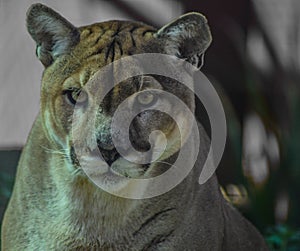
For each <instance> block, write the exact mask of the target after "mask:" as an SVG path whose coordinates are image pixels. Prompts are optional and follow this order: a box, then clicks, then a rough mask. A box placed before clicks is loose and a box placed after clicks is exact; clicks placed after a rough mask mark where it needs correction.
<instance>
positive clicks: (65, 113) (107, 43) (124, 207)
mask: <svg viewBox="0 0 300 251" xmlns="http://www.w3.org/2000/svg"><path fill="white" fill-rule="evenodd" d="M39 16H41V17H39ZM37 17H39V18H37ZM43 17H45V18H43ZM52 19H54V24H55V27H57V30H56V31H55V27H53V25H50V24H49V22H48V21H47V20H50V21H51V20H52ZM41 20H42V22H43V25H40V22H41ZM45 20H46V23H44V22H45ZM195 20H196V21H197V20H198V21H199V20H200V21H199V22H204V23H203V25H204V26H203V27H202V26H201V27H202V28H201V32H203V33H201V34H202V35H201V34H200V35H199V34H198V33H197V32H195V34H197V36H200V38H201V36H202V37H204V38H205V39H204V40H203V41H204V42H203V41H202V42H201V43H202V44H200V45H199V50H198V49H197V48H195V55H196V54H197V53H198V54H199V53H200V54H201V53H203V52H204V51H205V50H206V48H207V47H208V44H209V43H210V39H211V38H210V35H209V33H207V32H208V28H207V25H206V23H205V22H206V21H203V20H204V17H203V16H201V15H200V14H196V13H194V14H192V15H190V16H186V17H184V18H182V19H179V21H176V22H175V23H173V24H171V26H166V27H164V28H163V29H162V30H160V31H159V32H158V33H157V31H156V29H155V28H153V27H150V26H147V25H144V24H141V23H135V22H125V21H123V22H121V21H110V22H105V23H98V24H93V25H90V26H85V27H81V28H79V29H76V28H75V27H73V26H72V25H71V24H70V23H67V21H66V20H64V19H63V18H62V17H60V16H59V15H58V14H57V13H55V12H54V11H53V10H51V9H49V8H47V7H45V6H43V5H39V4H38V5H34V6H33V7H32V8H31V9H30V11H29V13H28V21H27V22H28V30H29V32H30V34H31V35H32V37H33V38H34V39H35V40H36V42H37V46H38V47H37V49H38V52H37V55H38V57H39V58H40V60H41V61H42V63H43V64H44V65H45V67H46V68H45V71H44V73H43V78H42V87H41V107H40V112H39V114H38V116H37V119H36V121H35V123H34V125H33V128H32V131H31V133H30V135H29V138H28V141H27V144H26V146H25V147H24V149H23V152H22V156H21V159H20V161H19V165H18V171H17V176H16V182H15V186H14V190H13V194H12V197H11V200H10V202H9V206H8V208H7V210H6V213H5V217H4V221H3V228H2V250H4V251H5V250H7V251H9V250H30V251H31V250H249V251H250V250H251V251H252V250H267V248H266V246H265V244H264V242H263V240H262V237H261V236H260V235H259V234H258V233H257V231H256V230H255V229H254V228H253V227H252V225H251V224H250V223H248V222H247V221H246V220H245V219H243V218H242V217H241V216H240V214H238V213H237V212H236V211H235V210H234V209H233V208H232V207H231V206H230V205H228V204H227V202H225V200H224V199H223V197H222V195H221V193H220V191H219V186H218V183H217V180H216V177H215V176H213V177H212V178H211V179H210V180H209V181H208V182H207V183H205V184H204V185H201V186H200V185H199V184H198V182H197V181H198V177H199V173H200V169H199V168H194V169H193V171H192V172H191V173H190V174H189V176H188V177H187V178H186V179H185V180H184V181H183V182H182V183H181V184H179V185H178V186H177V187H175V188H174V189H172V190H171V191H169V192H168V193H165V194H163V195H161V196H158V197H154V198H151V199H144V200H130V199H124V198H120V197H116V196H113V195H111V194H109V193H107V192H105V191H103V190H101V189H100V188H99V187H97V186H96V185H94V184H93V183H92V182H91V181H90V180H89V179H88V178H87V177H86V175H85V174H84V173H83V172H82V171H81V170H80V167H78V166H76V164H74V163H72V161H71V157H70V147H71V145H72V140H71V137H70V127H71V118H72V109H74V108H72V106H70V104H67V103H66V99H65V96H64V95H62V92H63V91H64V90H67V89H69V88H70V87H72V88H73V87H76V88H81V87H83V86H84V85H86V83H87V82H88V81H89V80H90V79H91V78H92V76H93V75H94V74H95V73H96V72H97V71H98V70H99V69H100V68H101V67H103V66H105V65H107V64H108V63H110V62H112V61H114V60H117V59H119V58H120V57H124V56H127V55H132V54H136V53H141V52H164V51H162V50H163V49H162V48H165V47H166V46H167V47H168V46H171V47H172V48H171V49H172V50H173V49H175V51H177V52H178V51H179V50H178V46H180V44H181V43H179V41H178V39H180V41H181V42H184V41H185V40H187V39H192V38H193V37H195V36H196V35H195V34H194V33H192V32H191V31H193V30H187V32H188V34H189V35H190V36H192V37H187V36H183V35H182V36H178V37H176V36H177V30H176V29H177V27H179V28H180V27H181V26H182V24H184V22H191V25H190V26H189V27H187V28H188V29H198V28H197V27H196V26H197V24H198V23H197V22H198V21H197V22H196V21H195ZM47 22H48V23H47ZM52 24H53V22H52ZM178 24H180V25H181V26H180V25H179V26H178ZM201 25H202V23H201ZM194 26H195V27H194ZM168 27H171V28H172V29H170V30H169V28H168ZM53 29H54V31H53ZM205 29H206V30H205ZM37 31H39V33H37ZM55 32H56V33H55ZM76 32H79V33H78V34H80V40H78V37H77V33H76ZM178 32H179V31H178ZM182 32H185V31H182ZM54 33H55V34H54ZM179 33H180V32H179ZM45 34H47V35H48V36H49V37H54V38H55V40H53V41H44V42H45V43H41V41H42V40H43V39H44V37H45ZM53 34H54V35H53ZM63 34H66V39H63V42H60V39H61V37H63ZM169 35H170V36H171V35H172V41H175V42H176V43H175V44H171V42H170V41H171V40H168V38H167V37H168V36H169ZM166 39H167V40H166ZM79 41H80V42H79ZM165 41H167V42H165ZM53 43H54V46H53ZM112 44H113V47H112ZM170 44H171V45H170ZM49 46H53V47H49ZM201 46H202V47H201ZM112 48H113V49H112ZM176 48H177V49H176ZM169 49H170V48H169ZM165 51H170V50H167V49H166V50H165ZM182 53H184V52H182ZM195 55H194V54H193V55H192V56H191V62H192V63H193V62H194V61H197V63H196V64H197V65H198V63H199V62H198V61H199V59H198V57H197V59H196V58H195ZM178 56H180V55H178ZM181 56H183V57H184V58H187V60H189V55H186V56H184V55H181ZM131 84H132V83H131V82H130V81H129V82H125V83H124V85H120V86H118V87H116V88H114V89H113V93H112V96H111V97H112V100H113V103H117V102H119V99H120V95H121V94H120V93H123V92H124V90H125V89H124V88H128V85H129V86H130V85H131ZM156 85H157V84H156ZM126 86H127V87H126ZM155 88H157V87H155ZM174 91H176V90H174ZM178 91H179V93H182V94H184V91H183V90H178ZM184 95H185V96H183V98H185V99H186V101H185V102H186V103H187V104H188V105H189V106H190V107H191V109H193V105H194V101H193V98H191V97H192V96H191V95H190V94H184ZM91 102H92V101H91ZM109 116H110V115H109V112H107V114H102V115H101V116H100V115H99V117H97V119H98V120H97V121H96V122H97V123H98V124H99V128H106V127H104V125H106V123H108V121H109V119H110V117H109ZM153 116H156V115H155V114H153ZM152 120H153V121H156V120H157V118H156V117H153V118H152ZM163 121H164V123H163V122H162V121H161V122H160V124H161V127H162V130H165V132H166V135H168V137H173V138H174V137H176V130H177V129H176V127H175V126H174V125H173V124H172V123H173V122H170V121H169V120H167V119H165V120H163ZM148 124H149V128H146V127H145V130H146V129H149V130H150V129H151V126H152V124H151V123H148ZM101 126H102V127H101ZM200 128H201V126H200ZM91 130H92V129H90V128H89V127H88V126H85V125H84V124H83V125H82V126H80V127H79V128H78V132H79V131H81V132H82V133H83V135H85V137H84V139H85V140H87V141H88V139H87V138H88V133H90V131H91ZM99 130H100V129H99ZM103 130H104V129H103ZM105 130H106V129H105ZM85 133H86V134H85ZM200 134H201V139H203V141H202V143H201V149H200V153H199V159H198V160H197V163H196V165H198V166H202V165H203V162H204V160H205V156H206V154H207V150H208V146H209V140H208V137H207V135H206V133H205V131H204V130H203V129H201V132H200ZM172 147H173V149H171V150H170V152H171V151H172V154H173V153H174V152H175V150H176V149H177V145H175V144H174V145H173V146H172ZM174 149H175V150H174ZM177 150H178V149H177ZM169 155H171V154H169ZM168 157H170V156H168ZM171 159H172V156H171ZM158 167H161V168H162V169H164V168H163V167H162V164H159V163H156V164H154V165H153V166H152V167H151V168H152V169H153V170H155V168H158ZM134 175H142V174H140V172H137V174H132V176H134ZM131 189H133V188H131Z"/></svg>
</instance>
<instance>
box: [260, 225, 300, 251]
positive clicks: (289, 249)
mask: <svg viewBox="0 0 300 251" xmlns="http://www.w3.org/2000/svg"><path fill="white" fill-rule="evenodd" d="M265 239H266V241H267V244H268V245H269V247H270V249H271V250H272V251H299V247H300V230H295V229H292V228H291V227H289V226H287V225H278V226H275V227H270V228H268V229H267V231H266V234H265Z"/></svg>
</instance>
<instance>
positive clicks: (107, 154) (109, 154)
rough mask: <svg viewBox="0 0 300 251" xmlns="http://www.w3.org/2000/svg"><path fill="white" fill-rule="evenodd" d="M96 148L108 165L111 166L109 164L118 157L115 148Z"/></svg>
mask: <svg viewBox="0 0 300 251" xmlns="http://www.w3.org/2000/svg"><path fill="white" fill-rule="evenodd" d="M98 148H99V150H100V152H101V155H102V158H103V159H104V161H105V162H106V163H107V164H108V165H109V166H111V164H112V163H113V162H114V161H116V160H117V159H118V158H119V157H120V154H119V153H118V151H117V150H116V149H115V148H113V149H112V150H106V149H103V148H100V147H98Z"/></svg>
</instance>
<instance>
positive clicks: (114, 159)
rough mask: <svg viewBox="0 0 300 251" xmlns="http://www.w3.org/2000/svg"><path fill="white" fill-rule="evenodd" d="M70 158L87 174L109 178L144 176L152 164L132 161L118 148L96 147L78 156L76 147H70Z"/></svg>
mask: <svg viewBox="0 0 300 251" xmlns="http://www.w3.org/2000/svg"><path fill="white" fill-rule="evenodd" d="M70 158H71V162H72V164H73V166H75V168H80V169H82V170H83V171H84V172H85V173H86V174H87V175H89V174H92V175H93V176H103V175H106V176H107V177H109V179H112V178H113V177H114V176H115V178H117V177H123V178H142V176H143V174H144V173H145V172H146V171H147V169H148V168H149V166H150V163H149V164H137V163H133V162H130V161H129V160H127V159H126V158H124V157H123V156H121V155H120V154H119V153H118V151H117V150H116V149H112V150H103V149H99V148H96V149H94V150H92V151H88V152H86V153H85V154H83V155H81V156H77V154H76V152H75V149H74V147H73V146H72V147H71V149H70Z"/></svg>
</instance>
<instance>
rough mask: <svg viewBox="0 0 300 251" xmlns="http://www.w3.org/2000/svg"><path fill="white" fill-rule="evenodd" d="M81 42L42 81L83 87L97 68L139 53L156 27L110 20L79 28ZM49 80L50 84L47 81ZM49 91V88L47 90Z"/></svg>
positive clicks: (57, 62) (48, 70) (47, 71)
mask: <svg viewBox="0 0 300 251" xmlns="http://www.w3.org/2000/svg"><path fill="white" fill-rule="evenodd" d="M79 31H80V42H79V43H78V44H77V45H76V46H75V47H74V49H73V50H72V51H71V53H70V54H68V55H65V56H64V57H61V58H58V59H57V60H56V61H55V62H54V63H53V64H52V65H51V66H50V67H48V69H46V70H45V72H44V80H46V81H44V82H46V84H47V85H48V84H49V82H51V83H54V82H55V83H56V84H58V83H62V82H66V80H67V79H69V80H68V81H67V82H68V83H71V82H72V81H71V79H73V81H74V82H76V84H80V85H84V84H85V83H86V82H87V81H88V80H89V79H90V77H92V76H93V75H94V74H95V73H96V72H97V71H98V70H99V69H101V68H102V67H104V66H106V65H107V64H109V63H111V62H113V61H116V60H118V59H120V58H122V57H125V56H130V55H133V54H136V53H142V52H143V51H144V48H145V45H147V44H148V43H149V42H150V41H151V40H153V39H154V38H153V34H154V32H155V31H156V29H155V28H153V27H151V26H148V25H145V24H142V23H138V22H130V21H109V22H103V23H96V24H92V25H89V26H84V27H80V28H79ZM49 80H50V81H49ZM47 88H49V87H47Z"/></svg>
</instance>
